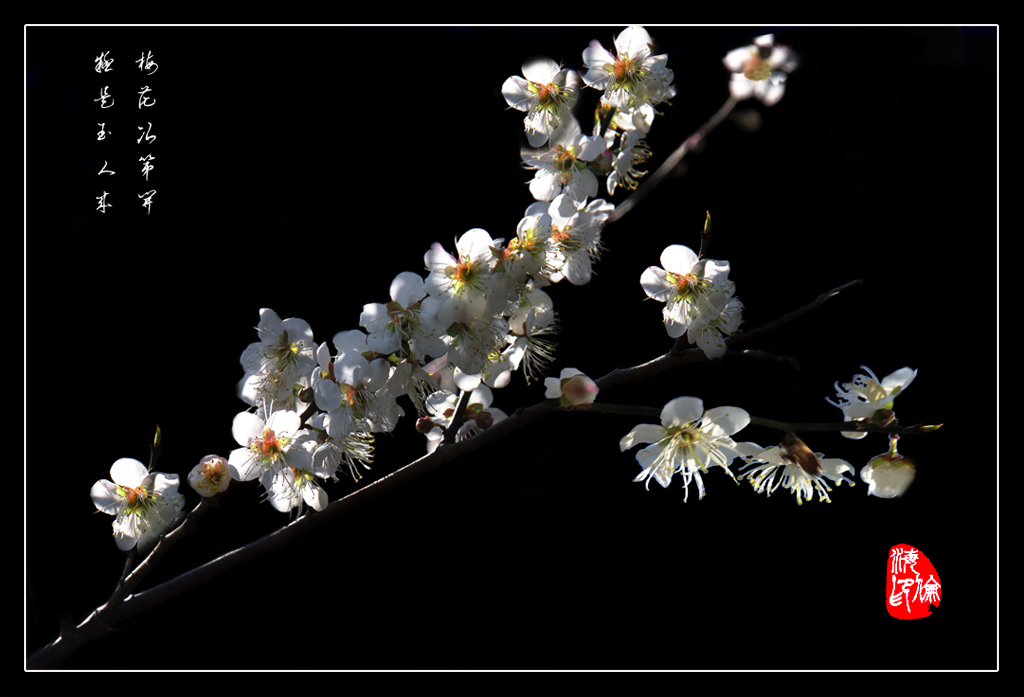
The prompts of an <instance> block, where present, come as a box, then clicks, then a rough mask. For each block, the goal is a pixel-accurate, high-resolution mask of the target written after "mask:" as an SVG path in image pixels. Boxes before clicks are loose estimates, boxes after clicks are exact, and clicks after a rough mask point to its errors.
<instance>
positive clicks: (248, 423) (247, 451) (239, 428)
mask: <svg viewBox="0 0 1024 697" xmlns="http://www.w3.org/2000/svg"><path fill="white" fill-rule="evenodd" d="M301 426H302V418H301V417H300V416H299V414H298V413H296V412H294V411H289V410H283V411H275V412H274V413H273V414H271V415H270V418H269V419H267V420H266V421H264V420H263V419H262V418H260V417H259V416H258V415H256V414H252V413H250V412H247V411H243V412H241V413H240V414H237V415H236V416H235V419H234V421H233V422H232V424H231V435H232V436H234V438H235V441H236V442H237V443H238V444H239V445H241V446H242V447H241V448H237V449H235V450H232V451H231V453H230V454H229V455H228V474H230V475H231V478H232V479H235V480H237V481H240V482H247V481H250V480H252V479H257V478H259V480H260V484H262V485H263V488H265V489H266V490H267V491H268V492H269V491H270V490H271V488H272V483H273V478H274V474H275V473H277V472H279V471H281V470H282V469H285V468H291V469H295V470H306V469H309V468H310V466H311V464H312V457H311V456H310V454H309V453H308V452H307V451H306V450H305V449H304V448H302V447H301V445H302V443H303V442H304V441H305V440H307V439H308V438H310V434H309V432H308V431H306V430H304V429H301Z"/></svg>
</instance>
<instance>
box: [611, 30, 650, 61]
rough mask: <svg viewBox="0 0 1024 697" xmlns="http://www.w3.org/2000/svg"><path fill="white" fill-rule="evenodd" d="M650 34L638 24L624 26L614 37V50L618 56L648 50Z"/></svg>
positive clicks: (633, 54)
mask: <svg viewBox="0 0 1024 697" xmlns="http://www.w3.org/2000/svg"><path fill="white" fill-rule="evenodd" d="M650 43H651V35H650V34H648V33H647V30H646V29H644V28H643V27H639V26H631V27H626V28H625V29H623V30H622V32H621V33H620V34H619V35H618V36H616V37H615V50H616V51H618V53H619V55H620V56H635V55H637V54H638V53H641V52H644V51H646V52H648V53H649V52H650Z"/></svg>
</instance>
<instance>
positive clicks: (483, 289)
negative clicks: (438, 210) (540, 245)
mask: <svg viewBox="0 0 1024 697" xmlns="http://www.w3.org/2000/svg"><path fill="white" fill-rule="evenodd" d="M501 242H502V240H500V239H499V240H494V239H492V238H491V236H490V235H489V234H488V233H487V231H486V230H482V229H480V228H473V229H472V230H467V231H466V232H465V233H463V235H462V236H461V237H459V239H458V240H456V242H455V248H456V250H457V252H458V255H459V256H458V258H455V257H453V256H452V255H451V254H449V253H448V252H446V251H445V250H444V247H442V246H441V244H440V243H438V242H435V243H434V244H433V245H432V246H431V248H430V250H429V251H427V253H426V254H424V255H423V261H424V262H425V263H426V265H427V269H428V270H429V272H430V273H429V274H428V275H427V279H426V282H425V287H426V290H427V292H428V293H430V295H432V296H434V297H436V298H438V299H440V300H445V299H452V300H454V301H455V303H456V305H461V304H469V305H472V306H473V307H474V308H479V309H480V311H481V312H484V311H493V308H492V306H491V304H490V303H491V302H493V303H494V307H496V308H498V309H503V307H501V304H502V301H503V298H501V297H491V296H495V295H498V294H495V293H492V290H493V288H492V286H493V279H492V274H493V265H492V261H493V259H494V253H493V252H492V249H493V248H495V247H497V246H498V245H499V244H500V243H501ZM479 300H485V301H487V304H486V306H481V305H480V303H479V302H478V301H479ZM432 309H433V310H434V311H435V312H437V311H438V310H437V308H436V307H435V308H432ZM437 324H438V325H439V326H440V328H441V330H442V331H444V329H445V328H447V325H445V324H444V322H443V321H441V320H438V321H437Z"/></svg>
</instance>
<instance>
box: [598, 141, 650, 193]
mask: <svg viewBox="0 0 1024 697" xmlns="http://www.w3.org/2000/svg"><path fill="white" fill-rule="evenodd" d="M643 135H644V134H643V132H642V131H640V130H639V129H634V130H631V131H627V132H625V133H623V134H622V136H621V142H620V144H619V151H618V153H617V154H616V155H615V159H614V160H613V161H612V167H613V169H612V171H611V172H610V173H609V174H608V179H607V181H606V182H605V186H606V187H607V189H608V195H609V196H612V195H614V194H615V189H616V188H617V187H619V186H621V187H622V188H624V189H630V190H632V189H635V188H636V187H637V185H638V184H639V183H640V181H639V180H640V178H641V177H643V176H644V175H645V174H647V171H646V170H640V169H637V167H638V166H640V165H642V164H643V163H644V162H646V161H647V160H648V159H649V158H650V157H651V150H650V149H649V148H648V147H647V144H646V143H645V142H644V141H642V140H641V137H642V136H643ZM614 137H615V133H614V132H613V131H609V132H608V135H607V136H606V139H612V138H614Z"/></svg>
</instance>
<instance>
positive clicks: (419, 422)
mask: <svg viewBox="0 0 1024 697" xmlns="http://www.w3.org/2000/svg"><path fill="white" fill-rule="evenodd" d="M435 428H437V424H435V423H434V422H433V421H431V420H430V419H428V418H427V417H425V416H423V417H420V418H419V419H416V432H417V433H422V434H424V435H426V434H427V433H430V432H431V431H433V430H434V429H435Z"/></svg>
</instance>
